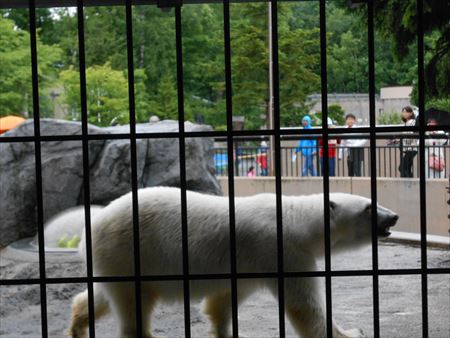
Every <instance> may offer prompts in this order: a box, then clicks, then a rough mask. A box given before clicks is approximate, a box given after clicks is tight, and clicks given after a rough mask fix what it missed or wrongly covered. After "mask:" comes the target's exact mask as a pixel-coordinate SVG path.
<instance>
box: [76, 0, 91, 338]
mask: <svg viewBox="0 0 450 338" xmlns="http://www.w3.org/2000/svg"><path fill="white" fill-rule="evenodd" d="M77 16H78V22H77V25H78V50H79V52H78V62H79V68H80V107H81V135H82V139H83V141H82V142H83V189H84V220H85V242H86V244H85V245H86V246H85V247H86V274H87V279H88V283H87V290H88V313H89V337H91V338H95V316H94V314H95V307H94V301H95V300H94V284H93V281H92V277H93V269H92V236H91V202H90V200H91V192H90V175H89V140H88V113H87V95H86V57H85V56H86V53H85V45H84V38H85V34H84V4H83V0H78V1H77Z"/></svg>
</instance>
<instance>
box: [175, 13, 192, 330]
mask: <svg viewBox="0 0 450 338" xmlns="http://www.w3.org/2000/svg"><path fill="white" fill-rule="evenodd" d="M181 28H182V27H181V5H177V6H175V36H176V54H177V93H178V131H179V138H178V141H179V152H180V188H181V226H182V228H181V232H182V245H183V291H184V335H185V337H186V338H190V337H191V311H190V302H191V301H190V287H189V250H188V249H189V243H188V217H187V196H186V151H185V147H186V145H185V144H186V135H185V132H184V79H183V44H182V30H181Z"/></svg>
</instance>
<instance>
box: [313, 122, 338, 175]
mask: <svg viewBox="0 0 450 338" xmlns="http://www.w3.org/2000/svg"><path fill="white" fill-rule="evenodd" d="M327 124H328V128H334V125H333V121H332V120H331V119H330V118H328V119H327ZM318 143H319V158H320V173H321V175H322V176H324V172H325V171H324V163H323V160H324V156H323V154H324V152H323V139H322V138H319V140H318ZM339 143H341V140H339V139H332V138H330V139H328V175H329V176H336V147H337V145H338V144H339Z"/></svg>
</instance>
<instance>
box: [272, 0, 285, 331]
mask: <svg viewBox="0 0 450 338" xmlns="http://www.w3.org/2000/svg"><path fill="white" fill-rule="evenodd" d="M269 8H270V17H271V20H272V27H271V28H272V30H271V38H272V51H271V54H272V73H273V78H272V80H273V83H272V86H273V87H272V88H273V122H274V124H273V127H274V130H273V132H274V146H275V158H274V159H275V163H274V164H275V192H276V213H277V249H278V250H277V258H278V262H277V265H278V320H279V329H280V337H285V336H286V328H285V318H284V313H285V311H284V304H285V299H284V275H283V274H284V243H283V206H282V195H281V193H282V190H281V144H280V83H279V81H280V76H279V64H278V2H277V0H271V1H270V2H269Z"/></svg>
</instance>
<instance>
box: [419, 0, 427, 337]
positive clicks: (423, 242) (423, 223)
mask: <svg viewBox="0 0 450 338" xmlns="http://www.w3.org/2000/svg"><path fill="white" fill-rule="evenodd" d="M423 24H424V22H423V0H417V64H418V65H417V66H418V83H417V84H418V94H419V112H420V113H419V157H420V171H419V174H420V253H421V269H422V274H421V277H422V337H424V338H427V337H428V275H427V210H426V207H427V206H426V204H427V203H426V202H427V200H426V185H425V183H426V181H425V162H426V159H425V142H424V141H425V115H424V114H425V79H424V76H425V73H424V28H423Z"/></svg>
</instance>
